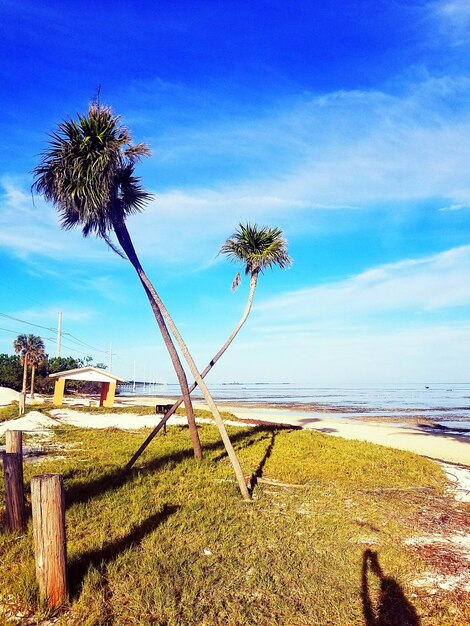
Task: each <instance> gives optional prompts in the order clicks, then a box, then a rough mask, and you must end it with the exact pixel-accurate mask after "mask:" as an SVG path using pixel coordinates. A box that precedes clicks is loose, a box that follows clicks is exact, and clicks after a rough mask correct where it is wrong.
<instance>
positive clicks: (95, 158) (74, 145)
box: [33, 103, 250, 499]
mask: <svg viewBox="0 0 470 626" xmlns="http://www.w3.org/2000/svg"><path fill="white" fill-rule="evenodd" d="M148 154H149V149H148V147H147V146H145V145H143V144H138V145H132V140H131V137H130V133H129V131H128V130H127V128H125V127H124V126H122V125H121V124H120V122H119V117H117V116H114V115H113V113H112V111H111V109H110V108H109V107H106V106H102V105H100V104H98V103H93V104H91V105H90V107H89V109H88V115H86V116H79V117H78V120H77V121H75V120H70V121H67V122H62V123H61V124H60V125H59V128H58V130H57V131H56V132H55V133H53V135H52V137H51V142H50V147H49V150H48V151H46V152H45V153H44V154H43V156H42V161H41V163H40V165H39V166H38V167H37V168H36V169H35V170H34V175H35V182H34V184H33V190H35V191H37V192H38V193H41V194H42V195H43V196H44V197H45V198H46V200H50V201H52V202H53V203H54V204H55V206H56V207H57V209H58V211H59V213H60V216H61V221H62V225H63V226H64V228H73V227H74V226H77V225H80V226H81V227H82V232H83V235H84V236H85V237H86V236H88V235H89V234H91V233H95V234H96V235H97V236H98V237H102V238H103V239H104V240H105V241H106V242H107V243H108V245H109V246H110V247H111V248H112V249H113V250H114V251H115V252H118V253H119V252H120V251H119V249H118V248H117V247H116V246H115V244H114V243H113V242H112V241H111V240H110V235H111V233H112V232H114V233H115V235H116V238H117V240H118V242H119V244H120V246H121V248H122V250H123V251H124V253H125V255H126V256H127V258H128V259H129V260H130V262H131V263H132V265H133V266H134V268H135V270H136V272H137V274H138V276H139V279H140V281H141V283H142V285H143V287H144V290H145V292H146V294H147V297H148V299H149V302H150V305H151V307H152V310H153V312H154V315H155V318H156V319H157V323H158V325H159V327H160V330H161V332H162V334H163V336H164V338H165V344H166V345H167V348H168V350H169V352H170V356H171V357H172V361H173V364H174V366H175V370H176V373H177V375H178V380H179V382H180V386H181V389H182V392H183V395H184V396H185V405H186V407H187V413H189V412H190V411H191V412H192V406H191V398H190V395H189V390H188V385H187V380H186V375H185V373H184V370H183V368H182V366H181V362H180V361H179V357H178V354H177V352H176V349H175V347H174V345H173V342H172V341H171V337H170V335H169V333H168V328H167V325H168V327H169V328H170V330H171V332H172V333H173V335H174V337H175V339H176V341H177V343H178V345H179V347H180V349H181V351H182V353H183V355H184V357H185V359H186V361H187V363H188V365H189V368H190V370H191V372H192V374H193V376H194V377H195V378H196V381H197V383H198V385H199V387H200V388H201V391H202V394H203V396H204V399H205V400H206V402H207V404H208V405H209V408H210V409H211V411H212V413H213V415H214V419H215V422H216V424H217V426H218V428H219V431H220V434H221V437H222V440H223V442H224V445H225V448H226V450H227V454H228V456H229V458H230V461H231V463H232V466H233V468H234V471H235V474H236V477H237V481H238V484H239V487H240V491H241V493H242V496H243V498H245V499H249V498H250V494H249V492H248V487H247V485H246V481H245V478H244V476H243V472H242V469H241V466H240V463H239V461H238V458H237V456H236V454H235V451H234V449H233V446H232V444H231V442H230V439H229V437H228V434H227V431H226V429H225V425H224V423H223V420H222V417H221V416H220V412H219V410H218V408H217V406H216V404H215V402H214V400H213V398H212V396H211V395H210V393H209V390H208V389H207V387H206V385H205V384H204V381H203V380H202V378H201V375H200V373H199V372H198V369H197V367H196V364H195V363H194V360H193V359H192V357H191V354H190V353H189V350H188V349H187V346H186V344H185V343H184V341H183V338H182V337H181V334H180V333H179V331H178V329H177V328H176V326H175V324H174V322H173V320H172V318H171V316H170V315H169V313H168V311H167V309H166V307H165V306H164V304H163V302H162V300H161V299H160V297H159V295H158V293H157V292H156V290H155V288H154V286H153V285H152V283H151V282H150V280H149V279H148V277H147V275H146V274H145V272H144V270H143V268H142V265H141V264H140V261H139V259H138V257H137V254H136V252H135V249H134V246H133V243H132V240H131V238H130V235H129V232H128V230H127V226H126V223H125V220H126V217H127V216H128V215H130V214H131V213H135V212H138V211H141V210H142V209H143V207H144V205H145V203H146V202H147V201H148V200H149V199H150V197H151V196H150V194H148V193H147V192H146V191H145V190H144V189H143V188H142V186H141V184H140V179H139V178H137V177H136V176H135V175H134V166H135V163H136V162H137V161H138V160H139V159H140V158H141V157H142V156H145V155H148ZM121 254H122V253H121ZM190 407H191V408H190ZM189 419H190V415H189V414H188V420H189ZM192 419H193V422H194V429H193V431H192V432H193V434H194V435H195V436H197V429H196V425H195V420H194V414H193V416H192ZM190 427H191V424H190ZM194 445H195V438H194V437H193V446H194ZM195 454H196V450H195ZM201 454H202V452H201V453H200V455H201Z"/></svg>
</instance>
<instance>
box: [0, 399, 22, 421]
mask: <svg viewBox="0 0 470 626" xmlns="http://www.w3.org/2000/svg"><path fill="white" fill-rule="evenodd" d="M15 417H18V403H17V402H16V403H15V404H8V405H7V406H0V422H6V421H7V420H11V419H14V418H15Z"/></svg>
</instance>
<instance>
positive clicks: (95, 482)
mask: <svg viewBox="0 0 470 626" xmlns="http://www.w3.org/2000/svg"><path fill="white" fill-rule="evenodd" d="M272 430H273V428H272V427H267V428H263V427H261V426H257V427H255V428H253V429H251V430H249V431H245V432H241V433H236V434H234V435H232V436H231V437H230V439H231V441H232V443H233V444H236V443H238V444H240V447H241V448H245V447H247V446H250V445H253V444H254V443H255V442H257V441H259V439H258V438H257V435H258V434H259V433H260V432H272ZM277 430H279V428H277ZM203 450H204V452H205V453H206V454H208V453H210V452H218V451H220V454H218V455H217V456H216V457H215V458H214V459H213V460H214V461H220V460H221V459H223V458H225V457H226V456H227V453H226V451H225V448H224V446H223V443H222V442H221V441H215V442H213V443H210V444H207V445H205V446H204V447H203ZM193 456H194V455H193V450H192V448H189V447H188V448H187V449H185V450H179V451H177V452H172V453H171V454H165V455H163V456H160V457H157V458H155V459H152V460H151V461H149V462H147V463H145V464H144V465H142V466H140V467H137V468H134V469H132V470H130V471H125V470H124V469H116V470H113V471H108V472H105V473H104V474H101V475H100V476H99V477H97V478H91V479H90V478H88V479H87V478H86V477H85V478H84V479H83V480H77V481H76V482H75V483H74V484H72V485H66V490H65V503H66V506H67V507H70V506H72V504H78V503H84V502H88V501H89V500H92V499H93V498H95V497H97V496H100V495H102V494H105V493H107V492H109V491H113V490H117V489H119V488H120V487H122V486H123V485H124V484H126V483H127V482H130V481H132V480H133V478H134V477H135V476H136V475H142V474H144V475H145V474H149V473H153V472H155V471H157V470H159V469H161V468H163V467H165V465H167V464H168V463H181V462H182V461H184V460H186V459H191V458H193ZM79 474H81V472H78V471H77V470H75V469H73V470H70V471H69V472H66V473H65V474H64V478H65V479H66V480H67V479H71V478H74V477H76V476H77V475H79Z"/></svg>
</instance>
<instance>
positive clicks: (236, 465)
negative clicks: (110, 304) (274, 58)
mask: <svg viewBox="0 0 470 626" xmlns="http://www.w3.org/2000/svg"><path fill="white" fill-rule="evenodd" d="M145 279H146V277H145ZM141 280H143V278H141ZM146 280H147V281H148V279H146ZM146 286H147V289H148V290H149V292H150V293H151V295H152V297H153V299H154V301H155V303H156V305H157V306H158V308H159V309H160V311H161V313H162V315H163V317H164V319H165V322H166V323H167V324H168V327H169V328H170V330H171V332H172V333H173V336H174V337H175V339H176V341H177V343H178V345H179V347H180V350H181V352H182V353H183V356H184V358H185V359H186V362H187V364H188V366H189V369H190V370H191V373H192V375H193V376H194V378H195V379H196V382H197V384H198V385H199V388H200V390H201V392H202V395H203V396H204V400H205V401H206V402H207V404H208V406H209V408H210V410H211V412H212V415H213V416H214V420H215V423H216V425H217V428H218V429H219V432H220V436H221V438H222V441H223V442H224V446H225V449H226V451H227V454H228V457H229V459H230V462H231V464H232V467H233V470H234V472H235V476H236V477H237V482H238V486H239V488H240V492H241V494H242V497H243V499H244V500H250V499H251V498H250V494H249V491H248V487H247V484H246V482H245V477H244V476H243V471H242V468H241V465H240V461H239V460H238V457H237V455H236V454H235V450H234V449H233V446H232V442H231V441H230V438H229V436H228V434H227V430H226V428H225V424H224V421H223V419H222V417H221V415H220V412H219V409H218V408H217V406H216V404H215V402H214V399H213V398H212V396H211V394H210V392H209V389H208V388H207V386H206V383H205V382H204V380H203V379H202V376H201V374H200V373H199V371H198V369H197V367H196V364H195V362H194V360H193V358H192V356H191V354H190V352H189V350H188V348H187V346H186V344H185V342H184V340H183V338H182V336H181V335H180V332H179V330H178V329H177V328H176V326H175V324H174V322H173V320H172V318H171V316H170V314H169V313H168V311H167V310H166V307H165V305H164V304H163V302H162V301H161V299H160V296H159V295H158V293H157V292H156V291H155V289H154V288H153V286H152V284H151V283H150V282H149V281H148V282H147V283H146Z"/></svg>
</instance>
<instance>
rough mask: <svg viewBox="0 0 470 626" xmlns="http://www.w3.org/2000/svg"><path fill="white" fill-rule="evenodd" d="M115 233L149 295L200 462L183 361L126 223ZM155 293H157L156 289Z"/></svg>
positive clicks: (115, 229) (119, 224)
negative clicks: (176, 378) (174, 373)
mask: <svg viewBox="0 0 470 626" xmlns="http://www.w3.org/2000/svg"><path fill="white" fill-rule="evenodd" d="M114 231H115V233H116V237H117V239H118V241H119V243H120V244H121V247H122V249H123V250H124V252H125V253H126V255H127V258H128V259H129V261H130V262H131V263H132V265H133V267H134V269H135V270H136V272H137V275H138V276H139V279H140V281H141V283H142V285H143V287H144V289H145V293H146V294H147V297H148V299H149V302H150V306H151V307H152V311H153V314H154V316H155V319H156V321H157V324H158V327H159V329H160V332H161V334H162V337H163V341H164V342H165V346H166V348H167V350H168V353H169V355H170V358H171V361H172V363H173V367H174V369H175V372H176V376H177V377H178V382H179V384H180V387H181V393H182V394H183V399H184V405H185V408H186V416H187V419H188V426H189V433H190V437H191V441H192V444H193V450H194V457H195V458H196V459H199V460H200V459H202V446H201V441H200V439H199V433H198V431H197V426H196V418H195V416H194V409H193V405H192V402H191V396H190V395H189V389H188V381H187V378H186V374H185V371H184V369H183V366H182V364H181V360H180V358H179V356H178V353H177V351H176V348H175V346H174V344H173V341H172V339H171V336H170V333H169V332H168V328H167V326H166V324H165V320H164V319H163V316H162V313H161V310H160V308H159V307H158V304H157V303H156V302H155V299H154V298H153V294H152V293H151V291H150V289H149V287H148V286H149V285H150V286H151V283H150V281H149V279H148V278H147V276H146V274H145V272H144V270H143V268H142V266H141V264H140V261H139V259H138V257H137V253H136V252H135V249H134V245H133V243H132V240H131V237H130V235H129V232H128V230H127V227H126V225H125V223H124V222H118V223H115V224H114ZM152 289H153V287H152ZM153 291H154V292H155V290H154V289H153Z"/></svg>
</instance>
